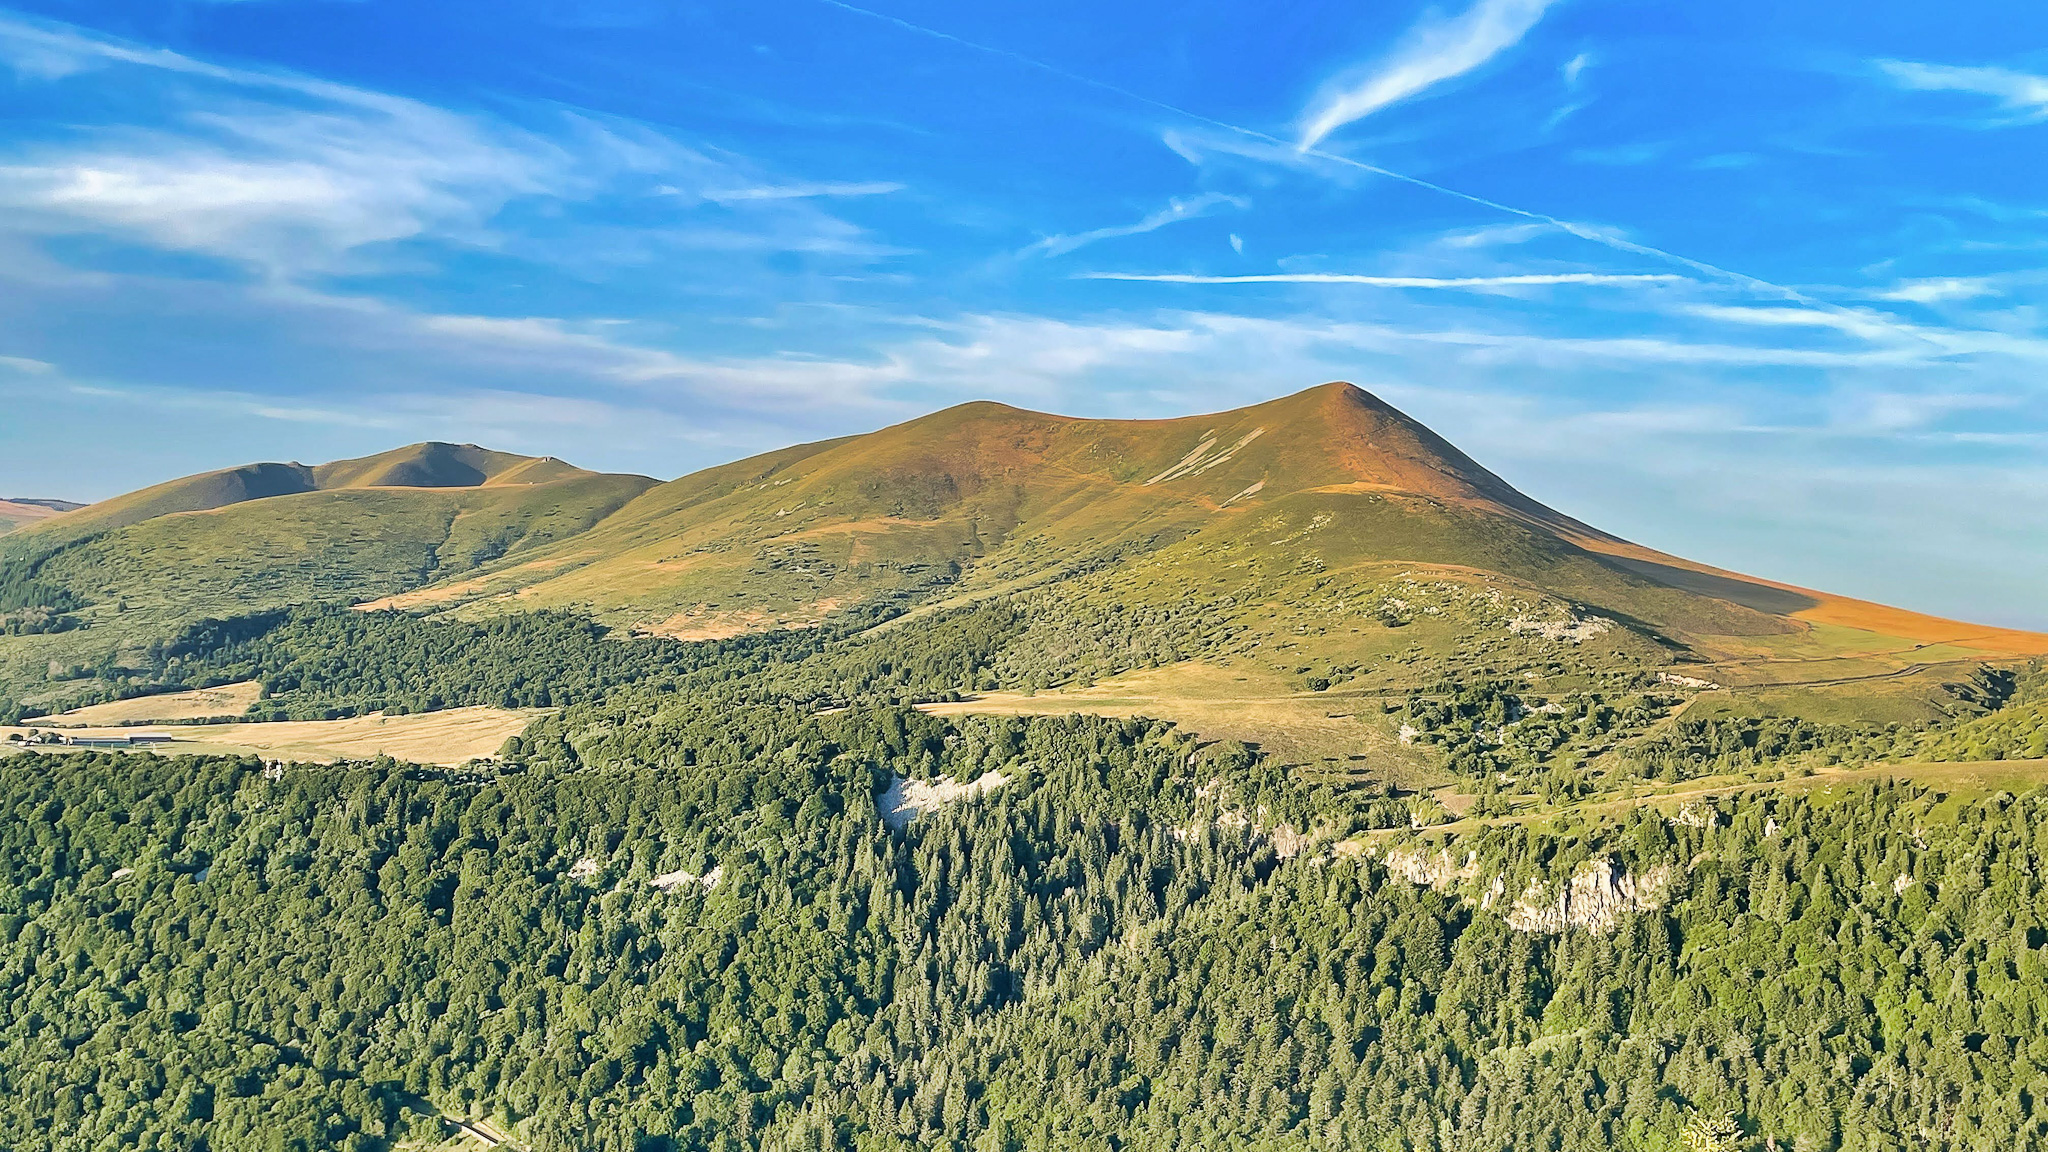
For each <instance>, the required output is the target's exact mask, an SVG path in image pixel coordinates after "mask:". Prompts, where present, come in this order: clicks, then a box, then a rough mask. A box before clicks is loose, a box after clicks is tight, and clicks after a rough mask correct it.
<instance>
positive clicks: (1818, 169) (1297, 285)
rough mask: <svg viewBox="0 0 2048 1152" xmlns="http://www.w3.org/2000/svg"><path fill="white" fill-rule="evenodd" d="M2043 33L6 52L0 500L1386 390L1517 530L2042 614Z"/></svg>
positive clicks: (235, 45) (1069, 20) (1587, 17)
mask: <svg viewBox="0 0 2048 1152" xmlns="http://www.w3.org/2000/svg"><path fill="white" fill-rule="evenodd" d="M2040 45H2048V6H2042V5H2040V4H2038V3H2017V2H2010V0H1996V2H1984V3H1978V4H1974V5H1964V6H1961V7H1956V6H1949V7H1930V6H1929V5H1927V4H1925V3H1905V2H1895V0H1874V2H1871V3H1864V4H1858V5H1853V6H1845V5H1841V4H1835V3H1822V2H1819V0H1771V2H1768V3H1766V2H1760V0H1729V2H1726V3H1722V4H1716V5H1700V4H1675V3H1664V2H1656V0H1447V3H1446V4H1443V5H1421V4H1414V3H1407V2H1400V3H1384V4H1356V3H1353V4H1319V3H1298V4H1290V5H1269V4H1251V3H1216V2H1197V3H1187V2H1186V0H1182V2H1180V3H1174V4H1166V3H1154V2H1151V0H1139V2H1126V3H1121V4H1101V3H1073V2H1070V0H1037V2H1035V3H1030V4H1019V3H1007V2H1006V3H998V4H981V5H954V4H940V3H935V2H931V0H887V2H884V0H874V4H873V5H872V6H866V7H856V6H853V5H849V4H844V3H836V2H833V0H754V2H751V3H747V4H687V3H656V2H653V0H611V2H606V0H494V2H492V3H489V4H482V3H472V2H468V0H447V2H437V3H433V4H419V3H384V2H381V0H360V2H352V3H339V2H324V0H323V2H291V0H270V2H246V3H149V4H143V3H126V2H123V0H94V2H93V3H90V4H86V3H71V2H59V0H51V2H46V3H34V4H20V5H16V6H13V7H11V8H5V9H0V93H4V102H0V406H4V407H0V411H4V412H5V413H6V417H5V419H4V420H0V496H16V495H19V496H62V497H71V498H77V499H91V498H97V497H102V496H107V495H111V494H114V493H116V492H119V491H123V490H126V489H129V488H133V487H137V486H140V485H142V484H145V483H149V482H152V481H155V480H158V479H162V478H165V477H168V476H171V475H178V474H183V473H186V472H191V471H195V470H199V469H202V468H210V467H218V466H223V465H227V464H234V463H240V462H245V461H248V460H254V459H299V460H306V461H313V460H322V459H330V458H335V457H340V456H347V455H357V454H362V453H365V452H371V451H376V450H381V449H383V448H386V447H390V446H393V445H395V444H398V443H404V442H408V441H413V440H419V439H427V438H434V439H449V440H473V441H477V442H480V443H485V444H489V445H492V446H495V447H501V448H506V449H511V450H516V451H524V452H534V453H548V454H553V455H558V456H562V457H564V458H567V459H570V460H573V461H575V462H577V463H579V464H584V465H586V466H591V467H601V468H608V469H618V470H632V471H640V472H646V473H650V474H653V475H657V476H661V477H670V476H675V475H678V474H681V473H684V472H688V471H691V470H693V469H695V468H698V467H702V466H705V465H708V464H712V463H717V462H720V461H723V460H727V459H732V458H734V457H738V456H742V455H747V454H749V453H752V452H755V451H759V450H763V449H767V448H770V447H775V446H778V445H781V444H784V443H788V442H791V441H795V440H803V439H814V438H818V437H822V436H828V435H837V434H841V433H845V432H852V431H862V430H867V429H870V428H874V427H878V426H881V425H884V424H888V423H892V422H895V421H897V420H900V419H904V418H907V417H909V416H912V415H915V414H917V413H919V412H922V411H925V410H928V409H931V408H935V407H940V406H943V405H946V404H949V403H954V402H957V401H961V400H966V399H973V398H981V397H990V398H995V399H1000V400H1005V401H1008V402H1011V403H1015V404H1020V405H1024V406H1028V407H1034V408H1041V409H1049V410H1054V411H1060V412H1067V413H1073V414H1077V415H1092V416H1158V415H1171V414H1179V413H1183V412H1190V411H1201V410H1211V409H1218V408H1224V407H1232V406H1236V405H1239V404H1243V403H1249V402H1253V401H1256V400H1261V399H1265V398H1269V397H1271V396H1275V395H1279V394H1283V393H1287V392H1292V391H1296V390H1298V389H1300V388H1303V387H1307V386H1309V385H1311V384H1315V383H1318V382H1321V381H1323V380H1329V379H1348V380H1352V381H1355V382H1357V383H1359V384H1360V385H1362V386H1365V387H1367V388H1370V389H1373V390H1374V391H1376V392H1378V393H1380V394H1381V395H1382V396H1384V397H1386V398H1387V399H1389V400H1390V401H1392V402H1394V403H1396V404H1398V405H1400V406H1401V407H1403V408H1405V409H1406V410H1408V411H1409V412H1411V413H1413V414H1414V415H1416V416H1417V417H1419V418H1420V419H1422V420H1424V421H1425V422H1427V423H1429V424H1430V425H1431V426H1433V427H1435V428H1436V429H1437V430H1439V431H1440V432H1442V433H1444V434H1445V435H1446V436H1448V437H1450V438H1451V439H1452V440H1453V441H1455V442H1456V443H1458V444H1459V445H1460V446H1461V447H1464V448H1465V449H1466V450H1468V451H1469V452H1471V453H1472V454H1473V455H1474V456H1476V457H1478V458H1479V459H1480V460H1481V461H1482V462H1484V463H1486V464H1487V465H1489V466H1490V467H1492V468H1494V469H1495V470H1496V471H1499V472H1501V473H1502V474H1503V475H1505V476H1506V477H1507V478H1508V479H1509V480H1511V481H1513V482H1514V483H1516V484H1517V485H1519V486H1520V487H1522V488H1523V489H1524V490H1526V491H1528V492H1530V493H1531V494H1532V495H1534V496H1536V497H1538V498H1539V499H1542V500H1545V501H1546V502H1548V503H1550V504H1552V505H1554V506H1557V507H1559V508H1561V509H1563V510H1565V511H1567V512H1570V513H1572V514H1574V515H1577V516H1580V517H1581V518H1583V519H1586V520H1589V521H1591V522H1593V523H1596V524H1599V525H1601V526H1602V527H1605V528H1608V529H1610V530H1612V531H1616V532H1619V533H1621V534H1623V535H1627V536H1630V537H1632V538H1634V539H1637V540H1640V541H1642V542H1644V543H1647V544H1651V545H1653V546H1656V547H1661V548H1665V549H1667V550H1670V551H1674V552H1678V553H1680V554H1683V555H1687V556H1692V557H1694V558H1697V559H1701V560H1706V561H1710V562H1713V563H1717V564H1722V565H1725V566H1728V567H1733V568H1737V569H1741V570H1745V571H1750V572H1755V573H1758V574H1761V575H1767V576H1772V577H1776V578H1779V579H1786V580H1792V581H1796V582H1800V583H1805V584H1809V585H1814V586H1819V587H1825V588H1829V589H1832V590H1837V591H1842V592H1847V593H1851V594H1856V595H1862V596H1867V597H1871V598H1875V599H1880V600H1886V601H1890V602H1894V603H1900V604H1904V605H1908V606H1912V607H1916V608H1920V609H1923V610H1928V611H1935V612H1940V613H1945V614H1950V615H1959V616H1963V617H1968V618H1974V619H1981V620H1987V621H1994V622H2001V623H2010V624H2019V625H2027V626H2034V627H2048V594H2044V588H2048V580H2044V579H2043V574H2044V573H2048V462H2044V455H2043V449H2044V446H2048V404H2044V400H2048V373H2044V368H2048V313H2044V311H2043V305H2044V303H2048V265H2044V261H2043V256H2044V254H2048V182H2044V180H2043V176H2044V174H2048V167H2044V165H2043V162H2042V160H2041V157H2042V156H2043V155H2048V50H2040V49H2034V48H2031V47H2030V46H2040Z"/></svg>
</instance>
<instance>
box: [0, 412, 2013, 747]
mask: <svg viewBox="0 0 2048 1152" xmlns="http://www.w3.org/2000/svg"><path fill="white" fill-rule="evenodd" d="M0 563H4V564H5V565H6V567H5V569H4V570H0V571H5V572H6V573H7V577H6V578H7V579H8V580H9V581H10V582H11V583H12V584H13V585H14V586H15V591H14V592H12V593H11V594H10V596H11V598H10V599H8V600H0V609H4V610H12V611H16V612H21V611H26V610H32V609H36V608H45V609H48V610H50V611H52V612H56V611H62V612H64V613H68V614H69V615H70V616H71V617H72V618H73V619H74V620H75V621H77V622H78V623H79V624H80V625H82V627H78V628H74V629H69V630H66V631H64V632H61V633H57V632H45V633H42V634H39V635H35V636H19V637H7V638H4V640H5V645H6V647H7V648H11V649H13V651H11V652H8V653H7V655H8V657H9V658H10V659H9V660H8V661H7V664H8V665H10V666H11V670H10V672H9V673H8V675H9V677H10V679H11V681H12V686H13V687H15V688H16V689H17V690H18V689H19V688H20V687H21V686H22V685H23V683H24V682H25V681H26V680H28V679H32V678H35V677H37V676H39V675H41V671H40V670H41V669H42V667H43V666H44V665H45V664H48V663H50V662H52V661H56V662H60V663H61V662H66V660H67V654H68V653H73V652H79V653H83V652H85V651H86V650H87V649H90V648H91V647H92V645H93V643H94V642H97V643H98V644H99V645H100V646H102V647H104V646H106V645H108V644H110V643H111V644H114V645H116V646H117V647H118V646H119V645H137V644H142V643H146V642H147V641H148V639H149V638H150V637H151V636H153V635H156V634H160V633H162V632H163V631H164V630H165V629H166V628H168V627H170V626H171V625H173V624H174V623H177V622H180V621H185V620H189V619H191V618H193V617H195V616H200V615H228V614H233V613H236V612H247V611H252V610H257V609H263V608H269V607H274V606H277V605H282V604H287V603H298V602H307V601H314V600H326V601H336V602H348V603H356V604H360V605H363V606H366V607H379V608H401V609H407V610H411V611H415V612H427V613H453V614H455V615H458V616H461V617H465V618H479V617H484V616H490V615H499V614H504V613H511V612H523V611H529V610H534V609H543V608H556V609H565V610H569V611H573V612H576V613H580V614H587V615H590V616H593V617H595V618H597V619H599V620H601V621H603V622H605V623H606V624H609V625H612V626H614V627H617V628H621V629H624V630H627V631H631V632H639V633H648V634H655V635H661V636H667V637H671V638H677V639H686V640H694V639H713V638H723V637H729V636H734V635H739V634H742V633H747V632H754V631H761V630H766V629H773V628H783V627H806V626H811V625H816V624H819V623H821V622H824V621H827V620H829V619H832V618H833V617H834V616H835V614H838V613H844V612H847V611H849V610H853V609H857V608H861V607H864V606H872V605H875V604H877V603H890V604H894V605H897V606H900V607H902V608H905V609H909V610H912V611H914V612H932V611H938V610H942V609H944V608H947V607H957V606H960V605H964V604H971V603H976V602H979V601H983V600H986V599H988V598H990V597H997V596H1027V597H1028V596H1037V597H1047V596H1051V597H1052V599H1051V600H1049V601H1048V602H1047V603H1048V610H1047V611H1046V612H1044V613H1041V614H1040V615H1041V616H1042V617H1043V619H1044V621H1045V622H1044V623H1043V624H1042V625H1041V628H1042V630H1057V631H1063V632H1064V634H1063V635H1058V636H1054V635H1048V636H1046V637H1045V641H1046V642H1047V643H1049V644H1055V645H1056V646H1058V647H1059V648H1060V649H1061V654H1060V655H1059V656H1057V657H1055V658H1052V659H1050V662H1049V664H1050V668H1049V671H1042V672H1041V673H1040V675H1039V678H1040V679H1042V680H1045V681H1046V683H1045V685H1043V686H1052V685H1054V684H1059V683H1063V682H1070V681H1072V682H1086V681H1090V680H1093V679H1095V678H1097V677H1100V676H1104V675H1116V674H1118V673H1122V672H1126V671H1129V670H1131V669H1132V668H1133V667H1142V666H1146V665H1148V664H1154V665H1156V664H1161V663H1175V662H1179V661H1183V660H1186V659H1194V658H1200V657H1203V656H1206V655H1213V654H1215V653H1216V652H1219V651H1222V650H1223V648H1224V647H1228V646H1235V647H1237V648H1240V649H1242V648H1244V647H1245V646H1246V645H1248V644H1258V643H1263V644H1265V645H1266V646H1267V650H1268V651H1269V652H1270V651H1278V650H1281V649H1285V650H1287V651H1288V652H1289V653H1290V655H1289V656H1288V657H1287V659H1286V660H1282V661H1279V662H1278V663H1276V664H1275V665H1274V667H1276V668H1287V669H1294V670H1296V671H1295V672H1293V673H1292V674H1293V675H1295V676H1296V678H1297V679H1298V680H1299V681H1300V682H1302V683H1307V682H1310V681H1318V680H1339V681H1341V680H1344V679H1345V678H1346V677H1349V678H1351V679H1354V680H1356V679H1359V678H1360V676H1361V675H1368V674H1369V673H1361V672H1359V671H1357V670H1356V669H1357V668H1359V667H1366V668H1372V667H1380V668H1384V667H1385V666H1386V665H1387V663H1388V661H1390V660H1392V659H1394V658H1396V657H1397V656H1403V655H1405V656H1407V657H1409V658H1410V660H1411V662H1413V661H1415V660H1420V661H1422V662H1423V663H1424V664H1426V665H1428V666H1429V667H1432V668H1440V669H1444V670H1452V669H1455V668H1456V667H1458V666H1459V664H1460V662H1464V661H1469V660H1472V659H1475V658H1478V657H1479V656H1480V655H1481V654H1483V653H1486V652H1495V651H1496V650H1499V649H1502V648H1503V646H1504V645H1509V644H1510V642H1513V641H1527V642H1531V643H1534V642H1540V641H1542V640H1545V639H1550V640H1551V641H1552V644H1553V646H1555V645H1557V644H1563V645H1565V646H1567V647H1569V648H1570V649H1571V650H1572V651H1573V653H1574V660H1576V661H1578V662H1579V663H1585V662H1586V661H1587V660H1594V662H1595V663H1602V662H1605V663H1613V662H1615V661H1619V662H1622V663H1626V664H1628V665H1630V666H1640V667H1651V668H1657V667H1669V668H1672V669H1681V666H1683V668H1682V671H1683V674H1684V675H1685V676H1686V677H1687V678H1689V679H1695V680H1701V681H1706V682H1714V683H1722V684H1730V685H1737V686H1740V685H1745V684H1746V685H1752V686H1755V687H1757V688H1759V689H1760V690H1761V689H1764V688H1773V687H1777V688H1782V687H1786V686H1788V685H1821V686H1826V685H1834V684H1839V683H1859V684H1867V683H1869V682H1874V681H1888V682H1890V683H1888V684H1886V685H1885V687H1886V689H1887V692H1888V693H1889V696H1890V697H1896V696H1897V694H1898V693H1897V692H1894V691H1891V690H1892V689H1911V690H1912V691H1919V690H1921V689H1925V690H1926V692H1924V693H1922V695H1923V696H1926V693H1931V692H1934V690H1935V689H1936V688H1937V687H1938V685H1939V683H1940V682H1942V681H1943V678H1944V677H1946V676H1948V675H1949V674H1950V673H1951V672H1953V671H1955V669H1956V668H1958V667H1961V666H1964V665H1967V664H1969V663H1971V662H1974V661H1981V660H1985V659H2000V658H2009V657H2017V656H2024V655H2032V654H2040V653H2048V636H2042V635H2037V634H2031V633H2024V632H2016V631H2012V630H2006V629H1998V628H1990V627H1982V626H1977V625H1971V624H1966V623H1961V622H1957V621H1951V620H1943V619H1938V618H1934V617H1929V616H1924V615H1920V614H1916V613H1912V612H1909V611H1905V610H1901V609H1895V608H1890V607H1886V606H1882V605H1876V604H1871V603H1867V602H1863V601H1858V600H1854V599H1850V598H1847V597H1842V596H1836V595H1831V594H1828V593H1825V592H1819V591H1815V590H1811V589H1805V588H1798V587H1794V586H1790V585H1786V584H1782V583H1778V582H1774V581H1769V580H1764V579H1759V578H1756V577H1751V576H1745V575H1741V574H1738V573H1733V572H1728V571H1724V570H1721V569H1717V568H1714V567H1711V566H1709V565H1705V564H1700V563H1696V562H1693V561H1690V560H1685V559H1681V558H1678V557H1673V556H1669V555H1666V554H1663V553H1660V552H1657V551H1654V550H1652V549H1649V548H1645V547H1642V546H1640V545H1636V544H1633V543H1630V542H1629V541H1626V540H1623V539H1620V538H1618V537H1616V536H1614V535H1611V534H1609V533H1606V532H1603V531H1601V530H1600V529H1598V528H1595V527H1593V526H1591V525H1588V524H1585V523H1582V522H1581V521H1579V520H1576V519H1574V518H1572V517H1571V516H1569V515H1566V514H1564V513H1562V512H1559V511H1556V510H1554V509H1551V508H1548V507H1546V506H1544V505H1543V504H1541V503H1539V502H1537V501H1535V500H1533V499H1531V498H1529V497H1528V496H1526V495H1524V494H1522V493H1521V492H1519V491H1517V490H1516V489H1515V488H1513V487H1512V486H1511V485H1509V484H1508V483H1507V482H1505V481H1504V480H1502V479H1501V478H1500V477H1498V476H1496V475H1495V474H1493V473H1492V472H1489V471H1488V470H1486V469H1485V468H1484V467H1482V466H1481V465H1480V464H1478V463H1477V462H1475V461H1473V460H1472V459H1471V458H1470V457H1468V456H1466V455H1465V454H1464V453H1462V452H1460V451H1459V450H1458V449H1456V448H1455V447H1453V446H1452V445H1451V444H1450V443H1449V442H1447V441H1446V440H1444V439H1443V438H1442V437H1440V436H1438V435H1437V434H1435V433H1434V432H1432V431H1430V430H1429V429H1428V428H1426V427H1424V426H1422V425H1421V424H1419V423H1418V422H1416V421H1414V420H1412V419H1410V418H1409V417H1407V416H1406V415H1404V414H1402V413H1401V412H1399V411H1397V410H1396V409H1394V408H1393V407H1391V406H1389V405H1388V404H1386V403H1384V402H1383V401H1381V400H1379V399H1378V398H1377V397H1374V396H1373V395H1371V394H1370V393H1368V392H1365V391H1363V390H1361V389H1359V388H1356V387H1353V386H1351V385H1349V384H1343V383H1332V384H1325V385H1321V386H1319V387H1315V388H1311V389H1308V390H1306V391H1303V392H1299V393H1296V394H1294V395H1290V396H1286V397H1283V398H1280V399H1277V400H1273V401H1270V402H1267V403H1264V404H1258V405H1254V406H1251V407H1247V408H1241V409H1236V410H1233V411H1228V412H1220V413H1215V414H1209V415H1199V416H1189V417H1182V418H1176V419H1168V420H1086V419H1076V418H1070V417H1063V416H1054V415H1047V414H1043V413H1037V412H1030V411H1024V410H1021V409H1017V408H1013V407H1009V406H1006V405H1002V404H997V403H991V402H978V403H970V404H963V405H960V406H957V407H953V408H949V409H946V410H944V411H940V412H936V413H933V414H931V415H928V416H924V417H920V418H918V419H915V420H911V421H909V422H906V423H903V424H898V425H895V426H893V427H888V428H884V429H881V430H880V431H876V432H873V433H869V434H866V435H860V436H851V437H844V438H840V439H835V440H827V441H822V442H818V443H814V444H803V445H797V446H794V447H790V448H784V449H781V450H778V451H774V452H769V453H766V454H763V455H760V456H755V457H751V458H748V459H744V460H740V461H736V462H734V463H731V464H726V465H722V466H719V467H715V468H710V469H706V470H704V471H700V472H696V473H693V474H690V475H687V476H684V477H682V478H680V479H677V480H672V481H669V482H666V483H660V482H657V481H655V480H653V479H650V478H648V477H643V476H631V475H612V474H600V473H594V472H589V471H585V470H583V469H579V468H575V467H573V466H571V465H569V464H566V463H564V462H562V461H560V460H556V459H553V458H547V457H541V458H535V457H528V456H518V455H512V454H508V453H501V452H493V451H489V450H487V449H483V448H479V447H477V446H475V445H451V444H441V443H427V444H417V445H412V446H410V447H406V448H400V449H396V450H394V451H391V452H387V453H383V454H381V455H377V456H371V457H365V458H362V459H355V460H343V461H335V462H332V463H328V464H320V465H314V466H307V465H303V464H297V463H285V464H279V463H263V464H251V465H246V466H242V467H238V468H230V469H225V470H221V471H217V472H209V473H204V474H200V475H197V476H190V477H185V478H183V479H178V480H172V481H169V482H166V483H163V484H159V485H156V486H154V487H150V488H146V489H143V490H141V491H138V492H134V493H130V494H128V495H125V496H120V497H116V498H114V499H111V500H105V501H101V502H99V503H97V504H93V505H90V506H87V507H84V508H79V509H76V510H73V511H68V512H64V513H62V514H61V515H50V516H47V517H44V518H42V519H40V520H38V521H37V522H34V523H30V524H26V525H24V526H22V527H20V528H18V529H17V530H16V531H14V532H13V533H11V534H9V535H8V536H6V537H4V538H0ZM38 600H41V601H47V602H48V603H46V604H38V603H36V601H38ZM1112 616H1115V617H1118V618H1119V619H1122V620H1125V621H1129V620H1132V619H1138V618H1145V619H1148V620H1151V621H1152V623H1151V624H1150V625H1148V629H1147V635H1148V636H1150V637H1151V639H1150V640H1144V639H1133V638H1132V636H1133V634H1132V633H1131V632H1130V630H1129V627H1128V626H1127V625H1126V626H1124V627H1123V628H1122V629H1121V630H1119V629H1118V628H1110V627H1106V625H1105V621H1107V620H1109V619H1110V618H1111V617H1112ZM1162 620H1163V621H1165V622H1164V623H1161V621H1162ZM1056 621H1057V623H1056ZM1169 633H1170V634H1171V635H1170V636H1168V635H1167V634H1169ZM1091 636H1092V637H1093V639H1090V637H1091ZM1163 636H1164V637H1167V638H1165V639H1161V637H1163ZM1119 637H1121V638H1122V639H1118V638H1119ZM1560 637H1561V638H1562V639H1561V640H1559V639H1556V638H1560ZM1148 644H1149V645H1150V646H1151V647H1150V649H1148V648H1147V645H1148ZM1119 645H1122V646H1123V647H1124V648H1126V649H1133V648H1135V649H1140V650H1144V651H1136V652H1134V651H1130V650H1127V651H1118V650H1117V649H1118V647H1119ZM1524 646H1525V647H1526V644H1525V645H1524ZM1152 649H1156V651H1152ZM1146 652H1150V654H1149V655H1147V654H1146ZM1593 654H1599V655H1598V656H1597V659H1596V658H1595V656H1594V655H1593ZM1346 668H1352V669H1354V670H1352V671H1348V672H1346V671H1336V672H1334V673H1333V670H1340V669H1346ZM1865 694H1867V693H1865ZM1908 694H1910V692H1909V693H1908ZM1935 696H1938V693H1935ZM1935 696H1927V699H1934V698H1935ZM1888 698H1889V697H1888ZM1894 702H1895V701H1894ZM1887 706H1889V705H1887ZM1909 710H1910V709H1909Z"/></svg>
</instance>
